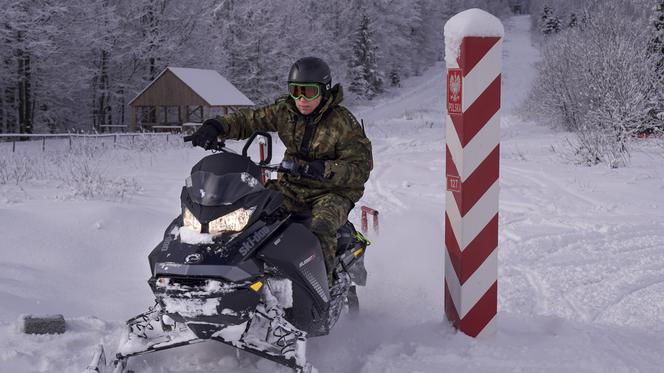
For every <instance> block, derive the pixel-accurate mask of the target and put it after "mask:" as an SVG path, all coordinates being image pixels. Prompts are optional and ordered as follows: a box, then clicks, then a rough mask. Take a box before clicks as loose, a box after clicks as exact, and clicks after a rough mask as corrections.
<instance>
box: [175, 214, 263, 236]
mask: <svg viewBox="0 0 664 373" xmlns="http://www.w3.org/2000/svg"><path fill="white" fill-rule="evenodd" d="M254 210H256V208H255V207H252V208H250V209H244V208H239V209H237V210H235V211H233V212H231V213H228V214H226V215H224V216H222V217H219V218H217V219H214V220H213V221H211V222H209V223H208V233H209V234H211V235H216V234H220V233H223V232H239V231H241V230H242V229H244V227H245V226H246V225H247V223H249V218H251V214H252V213H253V212H254ZM182 222H183V223H184V226H185V227H189V228H191V229H192V230H194V231H195V232H200V231H201V222H199V221H198V219H196V217H195V216H194V214H192V213H191V211H189V209H187V208H186V207H185V208H184V209H183V212H182Z"/></svg>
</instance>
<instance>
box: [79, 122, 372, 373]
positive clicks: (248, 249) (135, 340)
mask: <svg viewBox="0 0 664 373" xmlns="http://www.w3.org/2000/svg"><path fill="white" fill-rule="evenodd" d="M258 135H262V136H265V137H266V138H267V140H268V141H267V145H268V146H267V150H268V151H267V153H268V154H267V157H266V159H265V160H264V161H261V162H259V163H258V164H257V163H254V162H253V161H252V160H251V158H250V157H249V156H247V151H248V149H249V146H250V145H251V144H252V142H253V141H254V139H256V137H257V136H258ZM184 139H185V141H190V140H191V137H190V136H185V138H184ZM212 150H213V153H214V154H212V155H208V156H206V157H204V158H203V159H201V160H200V161H199V162H198V163H197V164H196V165H195V166H194V167H193V168H192V170H191V174H190V176H189V177H188V178H187V179H186V183H185V186H184V187H183V188H182V192H181V196H180V200H181V203H182V213H181V214H180V215H179V216H178V217H176V218H175V219H174V220H173V221H172V222H171V224H169V226H168V227H167V228H166V231H165V233H164V238H163V240H162V241H161V242H160V243H159V244H158V245H157V246H156V247H155V248H154V249H153V250H152V252H151V253H150V254H149V257H148V259H149V264H150V270H151V273H152V276H151V277H150V279H149V280H148V284H149V286H150V288H151V289H152V292H153V293H154V296H155V304H154V306H152V307H149V309H148V311H147V312H145V313H142V314H140V315H138V316H136V317H134V318H132V319H130V320H128V321H127V326H126V330H125V331H124V334H123V336H122V338H121V341H120V344H119V347H118V349H117V353H116V354H115V356H114V357H113V358H112V360H110V361H109V363H108V364H107V360H106V356H105V351H104V348H103V346H102V345H99V346H97V348H96V350H95V354H94V357H93V360H92V362H91V364H90V365H89V366H88V367H87V369H86V370H85V372H86V373H91V372H97V373H109V372H112V373H130V372H131V371H130V370H128V369H127V361H128V359H129V358H131V357H133V356H137V355H143V354H146V353H150V352H154V351H162V350H166V349H170V348H174V347H179V346H184V345H189V344H193V343H199V342H204V341H208V340H213V341H218V342H222V343H225V344H228V345H230V346H233V347H235V348H237V349H238V350H241V351H247V352H250V353H253V354H255V355H258V356H259V357H262V358H267V359H269V360H272V361H274V362H276V363H279V364H282V365H285V366H288V367H290V368H292V369H293V370H294V371H295V372H303V373H308V372H311V371H312V369H313V367H312V365H311V363H310V362H308V361H307V359H306V340H307V337H312V336H321V335H326V334H328V333H329V331H330V329H331V328H332V327H333V326H334V324H335V323H336V322H337V320H338V319H339V317H340V314H341V313H342V311H343V310H344V309H347V310H348V312H349V313H350V314H356V313H357V312H359V300H358V297H357V292H356V286H363V285H365V284H366V277H367V272H366V270H365V268H364V255H365V251H366V248H367V246H368V245H369V244H370V242H369V241H368V240H367V239H366V238H365V237H364V236H363V235H362V234H361V233H360V232H357V231H356V230H355V228H354V227H353V225H352V223H350V222H347V223H346V224H345V225H344V226H342V227H341V228H340V229H339V231H338V233H337V237H338V247H337V259H336V265H335V268H334V281H333V283H332V284H328V277H327V272H326V269H325V262H324V259H323V253H322V250H321V247H320V243H319V242H318V239H317V238H316V236H315V235H314V234H313V233H312V232H311V231H310V230H309V228H308V224H309V223H310V220H311V217H310V216H302V215H294V214H292V213H289V212H288V211H287V210H286V209H285V208H284V206H283V202H282V201H283V197H282V196H281V194H280V193H279V192H277V191H274V190H271V189H268V188H265V187H264V186H263V184H261V183H260V182H259V178H260V173H261V172H262V170H264V169H268V170H272V171H280V172H290V171H291V169H290V168H284V167H283V165H281V164H280V165H269V162H270V160H271V156H272V139H271V137H270V135H269V134H267V133H263V132H259V133H255V134H253V135H252V137H250V138H249V139H248V141H247V143H246V144H245V146H244V148H243V149H242V153H241V154H237V153H235V152H233V151H232V150H230V149H228V148H226V147H225V145H224V143H223V142H220V143H218V144H216V146H215V147H214V149H212Z"/></svg>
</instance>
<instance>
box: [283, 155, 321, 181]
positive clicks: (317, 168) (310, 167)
mask: <svg viewBox="0 0 664 373" xmlns="http://www.w3.org/2000/svg"><path fill="white" fill-rule="evenodd" d="M281 168H283V169H284V170H285V171H286V172H288V173H290V174H291V175H294V176H300V177H306V178H309V179H314V180H324V179H325V161H323V160H321V159H316V160H313V161H303V160H301V159H299V158H293V160H287V161H282V162H281Z"/></svg>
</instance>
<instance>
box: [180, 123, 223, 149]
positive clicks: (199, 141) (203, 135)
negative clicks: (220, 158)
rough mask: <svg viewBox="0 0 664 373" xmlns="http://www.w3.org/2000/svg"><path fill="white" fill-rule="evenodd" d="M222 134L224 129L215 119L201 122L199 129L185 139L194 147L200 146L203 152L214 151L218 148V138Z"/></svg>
mask: <svg viewBox="0 0 664 373" xmlns="http://www.w3.org/2000/svg"><path fill="white" fill-rule="evenodd" d="M223 134H224V127H223V126H222V124H221V122H219V121H218V120H217V119H214V118H213V119H207V120H206V121H205V122H203V125H202V126H201V128H199V129H198V130H197V131H196V132H194V134H193V135H191V136H187V138H185V141H187V139H190V140H191V144H192V145H194V146H200V147H201V148H203V149H205V150H210V149H216V148H218V147H219V145H218V142H219V137H220V136H222V135H223Z"/></svg>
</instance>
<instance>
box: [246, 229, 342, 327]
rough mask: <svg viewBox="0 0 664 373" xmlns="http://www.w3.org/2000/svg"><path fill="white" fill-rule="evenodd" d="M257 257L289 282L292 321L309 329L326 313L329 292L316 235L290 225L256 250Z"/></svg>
mask: <svg viewBox="0 0 664 373" xmlns="http://www.w3.org/2000/svg"><path fill="white" fill-rule="evenodd" d="M258 257H259V258H261V259H263V260H265V261H266V262H267V263H269V264H271V265H274V266H276V267H278V268H279V269H280V270H282V271H283V272H284V274H285V275H286V276H288V277H289V278H290V279H291V280H292V282H293V307H292V309H289V313H291V314H292V316H293V317H292V320H293V323H294V324H295V325H296V326H297V327H298V328H301V329H304V330H310V329H311V328H312V324H314V323H317V322H319V321H320V318H321V317H322V315H325V314H326V313H327V309H328V304H329V301H330V292H329V289H328V284H327V272H326V270H325V260H324V259H323V251H322V250H321V247H320V243H319V242H318V238H316V236H315V235H314V234H313V233H312V232H311V231H310V230H309V229H308V228H306V227H305V226H304V225H302V224H291V225H289V226H288V227H286V229H284V230H283V231H282V232H281V233H280V234H277V235H275V236H274V237H273V238H272V239H271V240H270V241H268V242H267V243H266V244H265V245H264V246H263V247H262V248H261V249H260V251H259V252H258Z"/></svg>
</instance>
